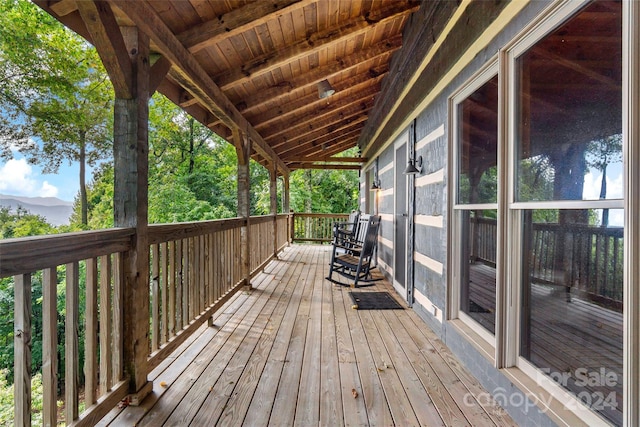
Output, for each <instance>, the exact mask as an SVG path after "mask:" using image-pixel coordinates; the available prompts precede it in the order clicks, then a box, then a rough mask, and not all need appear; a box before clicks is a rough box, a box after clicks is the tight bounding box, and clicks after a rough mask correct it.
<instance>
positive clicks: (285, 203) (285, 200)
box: [282, 175, 293, 244]
mask: <svg viewBox="0 0 640 427" xmlns="http://www.w3.org/2000/svg"><path fill="white" fill-rule="evenodd" d="M282 181H283V186H282V187H283V188H282V212H284V213H286V214H287V215H288V219H287V221H288V224H289V226H288V227H287V232H288V233H289V236H287V241H288V242H289V244H291V242H292V241H293V217H292V216H291V212H290V210H291V209H290V207H289V200H290V199H289V195H290V194H289V175H283V176H282Z"/></svg>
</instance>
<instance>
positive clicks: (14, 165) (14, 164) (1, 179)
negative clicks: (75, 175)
mask: <svg viewBox="0 0 640 427" xmlns="http://www.w3.org/2000/svg"><path fill="white" fill-rule="evenodd" d="M38 178H39V177H38V176H34V173H33V168H32V167H31V165H29V164H28V163H27V161H26V160H25V159H11V160H9V161H8V162H7V163H5V164H4V165H2V166H0V191H2V192H4V193H9V194H13V195H16V196H26V197H38V196H39V197H55V196H57V195H58V188H57V187H56V186H54V185H51V184H49V183H48V182H47V181H43V182H42V183H40V182H39V180H38Z"/></svg>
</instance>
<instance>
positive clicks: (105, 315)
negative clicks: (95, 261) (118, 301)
mask: <svg viewBox="0 0 640 427" xmlns="http://www.w3.org/2000/svg"><path fill="white" fill-rule="evenodd" d="M99 261H100V396H104V395H105V394H107V392H108V391H109V390H110V389H111V367H112V366H111V363H112V362H111V352H112V351H111V342H112V327H113V323H112V314H111V310H112V308H111V280H112V265H111V255H103V256H101V257H100V259H99Z"/></svg>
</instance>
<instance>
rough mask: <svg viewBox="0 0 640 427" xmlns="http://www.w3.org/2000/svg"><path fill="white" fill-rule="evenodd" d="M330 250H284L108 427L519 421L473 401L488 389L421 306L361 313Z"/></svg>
mask: <svg viewBox="0 0 640 427" xmlns="http://www.w3.org/2000/svg"><path fill="white" fill-rule="evenodd" d="M328 254H329V253H328V247H327V246H312V245H299V246H298V245H296V246H293V247H290V248H287V249H285V251H284V252H283V253H282V254H281V256H280V259H279V260H274V261H273V262H272V263H271V264H269V266H268V267H267V269H266V272H265V273H261V274H259V275H258V276H256V277H255V279H254V284H255V287H256V289H255V290H253V291H251V292H249V293H241V294H238V295H237V296H236V297H234V298H233V299H232V300H231V301H229V302H228V303H227V305H225V307H224V308H223V309H222V310H221V312H220V313H219V314H217V316H216V321H215V324H216V327H214V328H212V327H207V326H206V325H205V326H203V328H201V329H200V330H199V331H198V333H197V336H195V337H194V339H190V340H188V342H187V343H185V344H184V345H182V346H180V347H179V348H178V349H177V350H176V352H175V353H174V354H173V355H172V356H171V357H170V358H168V359H167V360H165V361H163V363H161V364H160V365H159V366H158V368H156V370H154V372H153V373H152V374H151V375H150V376H149V379H150V380H151V381H153V383H154V392H153V394H152V395H150V396H149V397H148V398H147V399H145V401H143V402H142V405H141V406H139V407H127V408H125V409H123V410H121V411H118V410H114V411H113V412H112V413H111V414H110V416H109V417H107V418H105V419H104V420H103V423H102V425H114V426H116V425H127V426H131V425H136V426H142V425H149V426H151V425H153V426H160V425H194V426H195V425H207V426H213V425H240V424H243V425H247V426H265V425H274V426H284V425H305V426H306V425H322V426H342V425H345V426H354V425H363V426H364V425H378V426H389V425H394V424H395V425H428V426H431V425H447V426H448V425H515V423H513V421H512V420H511V419H510V418H509V417H508V416H506V415H504V414H503V413H501V412H500V408H498V407H497V406H495V405H486V404H485V407H483V406H481V405H480V403H478V402H477V401H476V400H473V404H472V405H468V404H465V401H464V397H465V395H466V394H471V396H478V395H479V394H480V393H484V390H483V389H482V388H481V387H480V386H479V384H478V383H477V381H475V379H473V377H471V375H469V374H468V373H467V372H466V371H465V370H464V368H463V367H462V366H461V365H460V364H459V362H458V361H457V360H456V359H455V358H454V357H453V355H452V354H451V353H450V352H449V350H448V349H447V348H446V347H445V346H444V344H443V343H441V342H440V341H439V340H438V339H437V337H436V336H435V334H434V333H433V332H432V331H431V330H429V329H428V327H427V326H426V325H425V324H424V323H422V321H421V320H420V319H419V318H418V317H417V315H416V314H415V313H414V312H413V311H412V310H410V309H405V310H394V311H385V310H370V311H367V310H354V309H352V308H351V305H352V303H351V300H350V298H349V296H348V292H349V290H350V289H349V288H347V287H342V286H335V285H332V284H331V283H329V282H328V281H326V280H324V279H323V278H324V276H325V275H326V269H327V268H328V267H327V261H328V259H327V256H328ZM368 290H378V291H380V290H387V291H390V292H391V293H393V290H392V288H391V287H390V286H389V284H388V283H386V282H384V281H380V282H377V283H376V285H375V286H372V287H369V288H363V291H365V292H366V291H368ZM161 381H163V382H164V383H166V387H165V386H161V385H160V382H161ZM352 390H355V392H356V393H355V394H354V393H353V392H352ZM467 400H468V399H467ZM481 400H482V402H483V403H485V400H486V399H481ZM467 403H468V402H467Z"/></svg>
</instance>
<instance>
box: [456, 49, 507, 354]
mask: <svg viewBox="0 0 640 427" xmlns="http://www.w3.org/2000/svg"><path fill="white" fill-rule="evenodd" d="M498 71H499V63H498V55H495V56H494V57H493V58H492V59H491V60H490V61H488V62H487V63H486V64H485V65H484V66H483V67H481V68H480V69H479V70H478V71H477V72H476V73H474V74H473V75H472V76H471V77H470V78H469V79H468V80H467V81H466V82H465V83H464V84H462V85H461V87H460V89H458V90H457V91H456V92H454V93H453V94H452V95H451V96H450V97H449V100H448V102H449V105H448V109H449V117H450V127H449V133H450V135H449V140H450V141H451V144H449V151H450V152H449V158H450V159H452V167H451V168H449V182H450V183H451V184H450V186H449V200H451V201H452V203H451V207H452V208H451V210H450V217H449V223H450V224H451V227H449V233H450V236H449V237H450V241H454V242H457V241H460V233H461V228H462V215H461V212H464V211H472V210H481V209H490V210H496V211H497V229H498V236H497V238H496V241H497V242H499V241H500V226H501V219H500V218H501V215H500V209H499V201H500V194H501V190H500V185H498V189H497V192H498V194H497V202H496V203H473V204H472V203H466V204H465V203H458V184H459V183H458V176H459V167H458V166H459V135H458V126H459V123H460V120H459V117H458V107H459V106H460V104H461V103H462V102H463V101H464V100H465V99H467V98H468V97H469V96H470V95H471V94H473V93H474V92H475V91H476V90H478V89H479V88H480V87H482V86H483V85H484V84H486V83H487V82H489V81H490V80H491V79H493V78H494V77H496V76H498V87H499V88H500V86H501V85H500V74H499V72H498ZM499 101H500V93H498V103H499ZM497 113H498V123H499V122H500V111H499V110H498V112H497ZM499 128H500V126H499V125H498V129H496V131H497V132H498V138H497V141H498V147H497V152H498V158H497V161H498V164H497V170H498V171H497V176H498V182H500V181H501V180H502V178H503V177H502V175H501V174H502V167H501V166H502V165H501V162H500V152H501V138H500V129H499ZM496 252H497V253H496V312H495V323H496V324H495V334H492V333H491V332H490V331H489V330H487V329H486V328H484V327H483V326H482V325H481V324H480V323H478V322H477V321H476V320H474V319H473V318H472V317H471V316H469V315H468V314H466V313H465V312H463V311H462V310H461V309H460V293H461V292H460V289H461V286H462V284H461V282H460V279H461V278H460V271H461V268H462V263H463V262H464V260H462V256H461V251H460V250H459V248H457V247H456V248H455V249H454V248H449V259H450V260H451V268H450V269H449V283H450V284H451V286H449V290H450V293H449V310H448V314H449V316H448V319H449V320H454V319H458V320H460V322H462V324H463V325H464V326H466V327H467V328H469V330H470V331H471V332H472V333H473V334H474V335H475V336H474V338H476V336H477V338H479V339H480V340H481V341H482V342H479V343H477V344H478V345H479V346H480V347H482V349H483V350H484V351H485V352H488V353H489V354H488V355H489V357H490V359H492V360H493V359H494V358H495V357H496V350H495V349H496V346H497V343H498V340H497V339H496V337H497V335H498V329H499V328H498V319H499V317H498V315H499V313H501V312H502V309H501V308H500V307H499V304H498V301H499V297H498V294H499V292H500V291H499V289H500V288H501V286H500V283H501V282H502V280H501V275H500V274H499V270H500V269H501V268H502V265H503V264H504V263H503V262H502V260H501V256H502V252H503V251H502V249H501V248H500V245H499V244H498V245H497V248H496ZM487 345H488V346H489V347H488V348H487Z"/></svg>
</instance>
